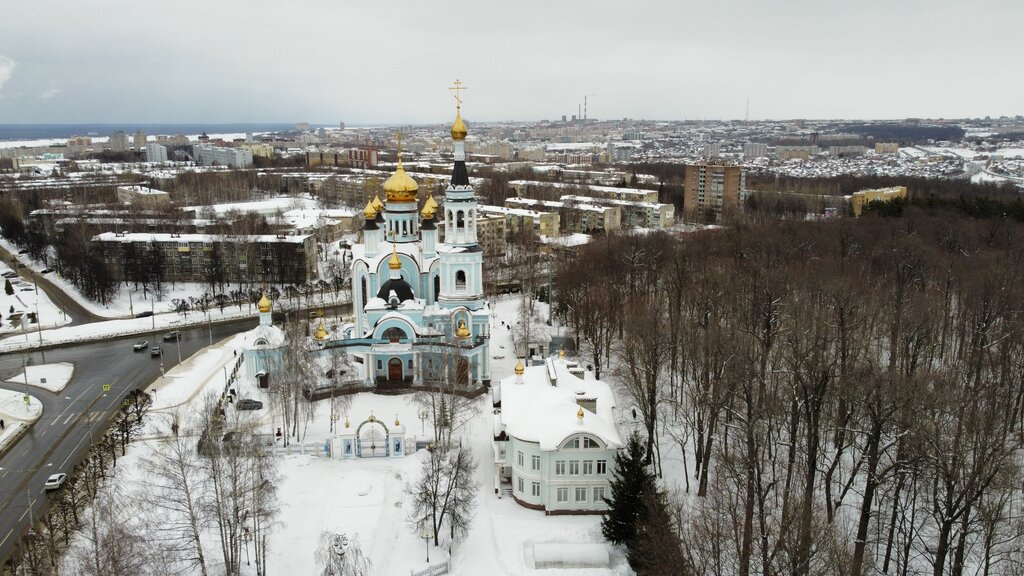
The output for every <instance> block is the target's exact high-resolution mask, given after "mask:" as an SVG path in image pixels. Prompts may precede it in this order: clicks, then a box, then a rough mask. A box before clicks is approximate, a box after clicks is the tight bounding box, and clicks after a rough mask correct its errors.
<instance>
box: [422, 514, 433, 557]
mask: <svg viewBox="0 0 1024 576" xmlns="http://www.w3.org/2000/svg"><path fill="white" fill-rule="evenodd" d="M429 521H430V519H429V518H424V519H423V528H422V529H420V538H423V542H424V543H425V544H426V545H427V564H430V539H431V538H432V537H433V534H432V532H433V531H432V530H431V529H430V527H429V526H427V522H429Z"/></svg>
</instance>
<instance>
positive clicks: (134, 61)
mask: <svg viewBox="0 0 1024 576" xmlns="http://www.w3.org/2000/svg"><path fill="white" fill-rule="evenodd" d="M723 4H726V3H708V2H691V1H682V2H673V3H663V2H638V3H630V4H624V3H621V2H610V1H606V0H594V1H591V2H586V3H569V2H543V1H540V0H524V1H523V2H519V3H516V4H515V7H514V9H502V8H500V7H497V6H495V5H492V4H490V3H474V2H468V1H466V0H439V1H437V2H430V3H425V2H411V1H410V2H397V3H388V4H384V5H382V4H379V3H359V4H347V3H335V2H330V1H328V0H309V1H305V2H299V3H266V4H264V3H258V4H254V3H250V2H243V1H242V0H221V1H218V2H215V3H207V2H198V1H196V0H186V1H184V2H178V3H174V4H152V3H142V2H127V1H125V0H100V1H98V2H91V3H82V2H60V1H56V0H43V1H41V2H34V3H15V4H13V5H11V6H8V7H5V13H4V18H3V20H2V21H0V38H3V39H4V42H3V43H0V123H112V124H131V123H164V124H170V123H194V124H195V123H271V122H273V123H294V122H303V121H305V122H310V123H312V124H326V125H337V123H338V122H339V121H344V122H346V123H348V124H352V125H372V124H431V123H439V122H446V121H450V119H451V117H452V116H453V115H454V102H453V100H452V98H451V96H450V94H449V92H448V90H447V88H448V86H449V85H450V84H451V82H452V81H453V80H455V79H456V78H461V79H462V81H463V82H465V83H466V84H467V85H468V86H469V91H468V92H467V93H466V94H465V95H464V100H465V107H464V109H463V113H464V116H465V117H466V119H467V120H468V121H470V122H473V121H477V122H496V121H503V120H514V121H535V120H542V119H548V120H558V119H560V118H561V116H562V115H565V116H567V117H571V116H572V115H575V114H578V113H580V112H581V110H580V107H581V106H582V104H583V101H584V96H587V95H589V97H588V98H587V104H588V111H587V112H588V116H589V117H590V118H597V119H621V118H624V117H628V118H633V119H648V120H694V119H709V120H711V119H722V120H728V119H743V118H744V117H745V116H747V115H748V114H749V118H750V119H752V120H762V119H789V118H808V119H901V118H905V117H930V118H938V117H944V118H963V117H972V118H973V117H984V116H992V117H998V116H1002V115H1006V116H1014V115H1018V114H1024V109H1022V107H1021V103H1022V102H1024V99H1022V96H1024V78H1021V77H1020V75H1019V74H1018V73H1017V69H1018V68H1019V63H1018V62H1017V61H1016V60H1017V59H1016V55H1017V54H1018V52H1019V50H1018V49H1017V48H1016V47H1015V46H1014V42H1015V39H1016V37H1017V35H1018V30H1017V28H1018V27H1019V24H1020V22H1022V21H1024V5H1022V4H1019V3H1015V2H1012V1H1010V0H980V1H978V2H971V3H965V2H949V1H945V0H942V1H934V0H933V1H930V2H928V1H922V0H906V1H901V2H891V1H888V0H865V1H862V2H857V3H850V4H846V3H843V4H838V3H831V2H820V1H815V0H780V1H779V2H772V3H765V2H758V1H756V0H742V1H736V2H731V3H727V4H726V5H723ZM172 11H173V14H172V13H171V12H172ZM748 99H749V112H748V107H747V102H748Z"/></svg>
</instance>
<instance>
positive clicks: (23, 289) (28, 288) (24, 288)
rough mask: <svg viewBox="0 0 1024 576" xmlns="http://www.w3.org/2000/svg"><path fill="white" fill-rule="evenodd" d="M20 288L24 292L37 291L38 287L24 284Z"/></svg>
mask: <svg viewBox="0 0 1024 576" xmlns="http://www.w3.org/2000/svg"><path fill="white" fill-rule="evenodd" d="M18 290H21V291H22V292H35V290H36V289H35V288H33V287H32V286H22V287H21V288H18Z"/></svg>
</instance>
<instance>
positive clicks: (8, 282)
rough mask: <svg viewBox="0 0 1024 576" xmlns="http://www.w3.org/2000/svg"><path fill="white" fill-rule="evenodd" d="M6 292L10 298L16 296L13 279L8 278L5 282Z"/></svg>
mask: <svg viewBox="0 0 1024 576" xmlns="http://www.w3.org/2000/svg"><path fill="white" fill-rule="evenodd" d="M4 292H7V295H8V296H10V295H11V294H14V286H11V279H10V278H8V279H7V280H6V281H5V282H4Z"/></svg>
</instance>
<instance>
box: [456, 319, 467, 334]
mask: <svg viewBox="0 0 1024 576" xmlns="http://www.w3.org/2000/svg"><path fill="white" fill-rule="evenodd" d="M455 336H456V337H458V338H469V328H467V327H466V321H465V320H462V319H461V318H460V319H459V328H458V330H456V331H455Z"/></svg>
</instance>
